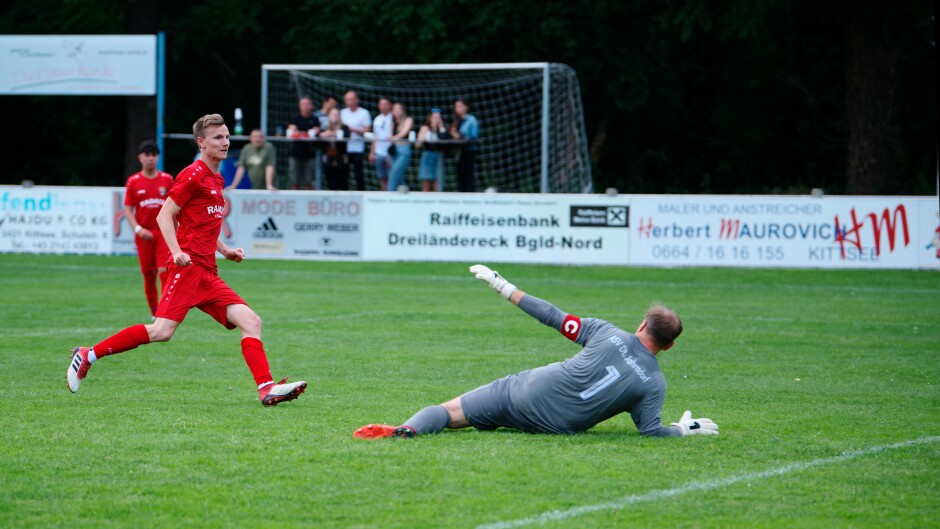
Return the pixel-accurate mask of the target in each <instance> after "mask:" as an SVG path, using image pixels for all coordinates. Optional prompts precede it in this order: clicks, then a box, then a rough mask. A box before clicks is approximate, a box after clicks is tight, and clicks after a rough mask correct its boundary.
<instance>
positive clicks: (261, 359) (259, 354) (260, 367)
mask: <svg viewBox="0 0 940 529" xmlns="http://www.w3.org/2000/svg"><path fill="white" fill-rule="evenodd" d="M242 356H244V357H245V363H246V364H248V369H250V370H251V376H253V377H255V384H257V385H259V386H260V385H261V384H264V383H265V382H271V381H273V380H274V379H273V378H271V368H270V367H268V357H267V356H266V355H265V354H264V346H263V345H261V340H259V339H257V338H242Z"/></svg>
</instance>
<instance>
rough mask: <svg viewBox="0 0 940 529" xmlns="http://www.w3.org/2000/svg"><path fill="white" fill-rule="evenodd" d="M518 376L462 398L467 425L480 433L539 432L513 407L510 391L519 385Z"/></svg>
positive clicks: (488, 385) (509, 377) (481, 387)
mask: <svg viewBox="0 0 940 529" xmlns="http://www.w3.org/2000/svg"><path fill="white" fill-rule="evenodd" d="M517 378H518V375H509V376H508V377H503V378H501V379H499V380H495V381H493V382H490V383H489V384H487V385H485V386H480V387H478V388H477V389H475V390H473V391H469V392H467V393H464V394H463V395H462V396H461V397H460V406H461V407H462V408H463V413H464V415H465V416H466V417H467V422H469V423H470V425H471V426H473V427H474V428H476V429H477V430H495V429H497V428H500V427H503V428H515V429H517V430H522V431H524V432H537V431H539V430H538V429H537V427H536V426H535V425H533V424H532V423H531V422H530V421H528V420H527V419H526V417H525V416H523V415H522V414H521V413H519V411H518V410H517V409H516V407H515V406H513V403H512V399H511V398H510V397H509V388H510V387H512V386H513V385H514V384H516V383H517Z"/></svg>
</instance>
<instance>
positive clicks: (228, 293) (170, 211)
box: [66, 114, 307, 406]
mask: <svg viewBox="0 0 940 529" xmlns="http://www.w3.org/2000/svg"><path fill="white" fill-rule="evenodd" d="M193 137H194V138H195V140H196V144H197V145H198V146H199V153H200V154H199V159H198V160H196V161H195V162H194V163H193V164H192V165H190V166H189V167H187V168H185V169H183V170H182V171H180V173H179V174H178V175H177V176H176V183H175V184H174V185H173V188H172V189H171V190H170V192H169V193H168V196H167V199H166V203H165V204H164V205H163V207H162V209H161V210H160V213H159V214H158V215H157V224H158V225H159V227H160V231H161V232H162V234H163V238H164V239H165V240H166V244H167V247H168V248H169V251H170V258H171V261H170V262H169V265H168V266H167V272H168V279H167V280H168V284H167V285H166V286H165V287H164V289H163V294H162V296H161V297H160V303H159V305H158V306H157V314H156V319H155V320H154V321H153V323H151V324H150V325H134V326H132V327H128V328H126V329H124V330H123V331H120V332H118V333H117V334H115V335H114V336H111V337H110V338H107V339H105V340H104V341H102V342H100V343H98V344H97V345H95V346H94V347H90V348H89V347H75V348H74V349H73V350H72V358H71V362H70V363H69V368H68V370H67V371H66V381H67V382H68V387H69V390H71V391H72V392H73V393H74V392H76V391H78V388H79V385H80V384H81V382H82V380H83V379H84V378H85V376H86V375H87V373H88V369H89V368H90V367H91V365H92V364H93V363H95V361H97V360H98V359H99V358H101V357H103V356H108V355H113V354H117V353H121V352H124V351H128V350H130V349H134V348H136V347H138V346H141V345H144V344H147V343H150V342H165V341H168V340H169V339H170V338H172V337H173V334H174V333H175V332H176V328H177V327H178V326H179V324H180V323H181V322H182V321H183V319H184V318H185V317H186V315H187V314H188V313H189V311H190V310H191V309H193V308H198V309H199V310H201V311H203V312H205V313H206V314H208V315H210V316H212V318H213V319H215V320H216V321H218V322H219V323H221V324H222V325H224V326H225V327H226V328H228V329H235V328H238V329H239V330H240V331H241V335H242V340H241V349H242V355H243V356H244V358H245V362H246V363H247V364H248V369H249V370H251V374H252V376H253V377H254V379H255V383H256V384H257V385H258V397H259V399H260V400H261V403H262V404H264V405H265V406H276V405H277V404H279V403H281V402H285V401H289V400H293V399H295V398H297V397H298V396H299V395H300V394H301V393H303V392H304V390H305V389H306V388H307V383H306V382H304V381H300V382H288V381H287V379H286V378H285V379H283V380H281V381H280V382H278V383H275V382H274V379H273V378H272V377H271V371H270V369H269V368H268V359H267V355H266V354H265V352H264V346H263V345H262V343H261V318H260V317H258V315H257V314H255V312H254V311H253V310H251V308H249V307H248V304H246V303H245V301H244V300H242V298H241V297H240V296H239V295H238V294H236V293H235V291H234V290H232V289H231V288H230V287H229V286H228V285H226V284H225V281H222V279H221V278H220V277H219V274H218V269H217V267H216V262H215V253H216V252H219V253H220V254H222V255H223V256H224V257H225V258H226V259H228V260H230V261H235V262H236V263H239V262H241V261H243V260H244V259H245V251H244V250H243V249H242V248H229V247H228V246H226V244H225V242H223V241H222V239H220V238H219V233H220V232H221V229H222V220H223V217H224V212H225V198H224V197H223V196H222V189H223V187H224V185H225V181H224V180H223V179H222V176H221V175H220V174H218V173H217V171H218V169H219V164H220V163H221V162H222V160H224V159H225V158H226V156H228V148H229V131H228V127H226V126H225V121H224V120H223V119H222V116H220V115H218V114H209V115H206V116H203V117H201V118H199V120H197V121H196V123H194V124H193ZM177 222H178V223H179V226H178V227H177V224H176V223H177Z"/></svg>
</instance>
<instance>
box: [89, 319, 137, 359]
mask: <svg viewBox="0 0 940 529" xmlns="http://www.w3.org/2000/svg"><path fill="white" fill-rule="evenodd" d="M148 343H150V334H148V333H147V327H145V326H144V325H134V326H133V327H128V328H126V329H124V330H123V331H121V332H119V333H117V334H115V335H114V336H112V337H110V338H107V339H105V340H104V341H102V342H101V343H99V344H98V345H96V346H95V347H94V349H95V356H96V357H98V358H101V357H103V356H108V355H116V354H118V353H123V352H124V351H129V350H131V349H136V348H137V347H138V346H141V345H144V344H148Z"/></svg>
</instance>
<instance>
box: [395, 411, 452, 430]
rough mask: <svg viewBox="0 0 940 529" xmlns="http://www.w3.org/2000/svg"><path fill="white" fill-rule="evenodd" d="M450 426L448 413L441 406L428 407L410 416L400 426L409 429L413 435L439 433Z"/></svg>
mask: <svg viewBox="0 0 940 529" xmlns="http://www.w3.org/2000/svg"><path fill="white" fill-rule="evenodd" d="M448 424H450V412H448V411H447V409H446V408H444V407H443V406H428V407H427V408H424V409H423V410H421V411H419V412H418V413H416V414H414V415H412V416H411V418H410V419H408V420H407V421H405V423H404V424H402V426H404V427H406V428H411V429H412V430H413V431H414V433H415V435H424V434H429V433H439V432H440V431H441V430H443V429H444V428H447V425H448Z"/></svg>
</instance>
